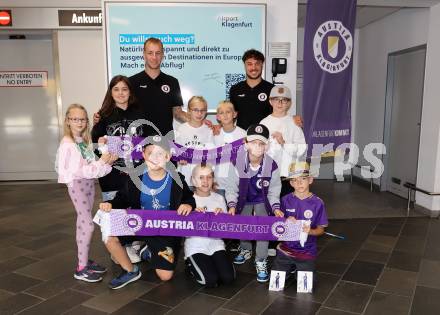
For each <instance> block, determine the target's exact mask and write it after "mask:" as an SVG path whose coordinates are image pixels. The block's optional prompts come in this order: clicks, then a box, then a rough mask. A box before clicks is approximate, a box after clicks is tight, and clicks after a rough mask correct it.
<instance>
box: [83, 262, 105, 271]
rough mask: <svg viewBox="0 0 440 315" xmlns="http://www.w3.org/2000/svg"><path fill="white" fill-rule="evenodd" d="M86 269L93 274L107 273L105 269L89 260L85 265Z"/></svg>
mask: <svg viewBox="0 0 440 315" xmlns="http://www.w3.org/2000/svg"><path fill="white" fill-rule="evenodd" d="M87 268H89V270H91V271H93V272H95V273H105V272H106V271H107V268H105V267H104V266H101V265H100V264H98V263H97V262H95V261H93V260H90V259H89V262H88V263H87Z"/></svg>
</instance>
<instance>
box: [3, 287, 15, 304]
mask: <svg viewBox="0 0 440 315" xmlns="http://www.w3.org/2000/svg"><path fill="white" fill-rule="evenodd" d="M13 295H14V293H11V292H8V291H3V290H0V303H1V301H3V300H6V299H8V298H10V297H11V296H13Z"/></svg>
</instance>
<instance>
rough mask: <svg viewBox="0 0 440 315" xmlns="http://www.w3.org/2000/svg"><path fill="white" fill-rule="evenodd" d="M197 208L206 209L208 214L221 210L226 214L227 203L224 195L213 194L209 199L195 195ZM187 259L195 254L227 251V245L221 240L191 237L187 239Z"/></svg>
mask: <svg viewBox="0 0 440 315" xmlns="http://www.w3.org/2000/svg"><path fill="white" fill-rule="evenodd" d="M194 199H195V200H196V207H197V208H206V212H214V210H215V209H216V208H221V209H222V212H226V201H225V199H224V198H223V196H222V195H219V194H217V193H215V192H211V195H210V196H208V197H200V196H197V195H196V194H194ZM184 247H185V259H186V258H187V257H189V256H191V255H194V254H205V255H209V256H211V255H213V254H214V253H215V252H217V251H219V250H225V243H224V242H223V240H222V239H220V238H210V237H200V236H191V237H187V238H186V239H185V246H184Z"/></svg>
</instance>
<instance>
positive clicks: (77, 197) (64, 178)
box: [56, 104, 117, 282]
mask: <svg viewBox="0 0 440 315" xmlns="http://www.w3.org/2000/svg"><path fill="white" fill-rule="evenodd" d="M90 142H91V141H90V129H89V120H88V118H87V111H86V109H85V108H84V107H83V106H82V105H79V104H72V105H70V106H69V108H68V109H67V111H66V117H65V119H64V137H63V139H62V140H61V143H60V147H59V148H58V153H57V160H56V169H57V172H58V182H59V183H64V184H67V188H68V192H69V196H70V198H71V199H72V202H73V205H74V207H75V211H76V214H77V219H76V244H77V246H78V266H77V268H76V271H75V273H74V275H73V276H74V278H75V279H78V280H83V281H87V282H97V281H101V280H102V276H101V274H102V273H104V272H106V268H104V267H102V266H100V265H98V264H97V263H96V262H94V261H92V260H89V249H90V241H91V238H92V234H93V228H94V227H93V221H92V207H93V202H94V198H95V183H94V179H95V178H99V177H102V176H105V175H106V174H108V173H110V171H111V170H112V167H111V164H112V163H113V162H114V161H115V160H116V158H117V157H116V156H114V155H111V154H103V155H102V156H101V158H100V159H99V160H96V159H95V155H94V153H93V150H92V148H91V147H90V144H91V143H90Z"/></svg>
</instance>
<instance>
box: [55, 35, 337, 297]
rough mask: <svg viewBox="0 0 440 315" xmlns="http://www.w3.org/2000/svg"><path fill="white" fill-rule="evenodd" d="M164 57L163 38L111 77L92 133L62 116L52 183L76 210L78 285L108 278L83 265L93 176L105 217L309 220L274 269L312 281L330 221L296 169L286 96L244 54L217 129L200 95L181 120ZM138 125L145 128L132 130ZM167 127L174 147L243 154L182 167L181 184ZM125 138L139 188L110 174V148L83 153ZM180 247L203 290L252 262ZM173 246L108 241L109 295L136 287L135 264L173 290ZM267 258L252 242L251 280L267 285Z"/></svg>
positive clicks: (243, 250)
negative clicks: (136, 142) (308, 274)
mask: <svg viewBox="0 0 440 315" xmlns="http://www.w3.org/2000/svg"><path fill="white" fill-rule="evenodd" d="M163 56H164V54H163V45H162V42H161V41H160V40H159V39H156V38H150V39H148V40H147V41H146V42H145V43H144V60H145V70H143V71H141V72H140V73H138V74H135V75H134V76H132V77H130V78H127V77H125V76H122V75H118V76H115V77H114V78H113V79H112V80H111V82H110V85H109V87H108V90H107V93H106V95H105V97H104V101H103V104H102V107H101V109H100V110H99V112H98V113H96V114H95V115H94V124H93V128H92V130H90V125H91V124H90V123H89V120H88V116H87V112H86V110H85V108H84V107H83V106H81V105H79V104H72V105H71V106H69V108H68V109H67V111H66V116H65V121H64V138H63V139H62V141H61V144H60V147H59V150H58V155H57V172H58V174H59V179H58V181H59V182H60V183H65V184H67V187H68V192H69V195H70V197H71V199H72V202H73V204H74V207H75V210H76V212H77V222H76V241H77V247H78V265H77V268H76V270H75V272H74V277H75V278H76V279H79V280H83V281H87V282H97V281H101V280H102V274H103V273H105V272H106V268H105V267H103V266H101V265H100V264H98V263H96V262H95V261H93V260H91V259H89V248H90V242H91V237H92V234H93V228H94V225H93V222H92V208H93V202H94V196H95V187H94V179H96V178H99V184H100V187H101V191H102V203H100V205H99V208H100V209H101V210H103V211H112V209H126V208H131V209H145V210H157V211H160V210H175V211H177V213H178V214H179V215H189V214H190V213H191V211H198V212H214V213H215V214H218V213H225V214H227V213H228V214H230V215H244V216H251V215H255V216H269V215H274V216H277V217H286V218H288V220H292V221H295V220H309V222H310V224H309V225H305V226H304V229H303V231H304V232H306V233H308V239H307V241H306V243H305V244H304V246H301V245H300V243H299V242H281V243H279V244H278V245H277V247H276V257H275V260H274V262H273V265H272V269H274V270H279V271H286V272H287V273H290V272H292V271H294V270H301V271H313V270H314V268H315V265H314V262H315V259H316V255H317V247H316V237H317V236H319V235H322V234H323V233H324V228H325V227H326V226H327V224H328V222H327V216H326V211H325V207H324V203H323V202H322V200H321V199H320V198H318V197H317V196H316V195H314V194H313V193H311V192H310V190H309V185H310V184H311V183H312V182H313V178H312V177H311V175H310V173H309V168H308V167H307V163H302V162H300V161H301V160H302V159H301V156H303V155H304V154H305V151H306V144H305V140H304V134H303V132H302V129H301V127H300V125H301V121H300V119H298V118H296V117H292V116H290V115H289V114H288V111H289V109H290V107H291V105H292V96H291V92H290V90H289V88H288V87H286V86H280V85H276V86H274V85H273V84H271V83H269V82H267V81H265V80H263V79H262V77H261V75H262V69H263V64H264V55H263V54H262V53H261V52H259V51H256V50H253V49H251V50H248V51H246V52H245V53H244V55H243V58H242V60H243V62H244V66H245V71H246V80H245V81H242V82H239V83H238V84H236V85H234V86H232V87H231V89H230V100H228V101H221V102H220V103H219V104H218V107H217V114H216V119H217V121H218V123H219V125H213V124H212V123H210V122H209V121H207V120H206V116H207V109H208V104H207V102H206V100H205V99H204V98H203V97H202V96H193V97H192V98H191V99H190V100H189V102H188V106H187V111H186V112H185V111H183V110H182V106H183V100H182V97H181V93H180V87H179V82H178V80H177V79H176V78H174V77H172V76H169V75H167V74H165V73H163V72H161V70H160V66H161V62H162V59H163ZM139 119H144V120H147V121H148V123H147V124H133V122H135V121H137V120H139ZM173 119H176V120H177V121H178V122H180V123H181V124H180V126H179V127H178V128H177V129H176V130H174V132H175V137H174V140H175V142H176V143H178V144H180V145H182V146H184V147H188V148H195V149H209V148H215V147H220V146H224V145H225V144H228V143H231V142H234V141H236V140H239V139H244V140H243V141H244V145H243V151H242V154H239V155H237V157H236V158H235V159H231V161H228V162H225V163H222V164H218V165H210V164H206V163H203V164H191V163H190V162H189V163H188V161H183V160H182V161H178V162H177V170H178V172H179V173H178V178H176V176H172V174H173V172H172V170H171V169H170V168H172V167H174V164H172V163H170V160H171V152H170V147H169V144H168V143H167V141H164V138H165V135H167V134H168V133H169V132H170V131H172V130H173ZM125 135H134V136H144V137H148V141H147V142H146V143H145V145H144V146H143V149H142V156H143V161H142V163H141V165H140V167H142V170H143V171H142V172H141V173H140V175H139V178H136V180H133V178H130V176H129V175H128V174H127V173H125V172H123V171H121V170H120V168H116V167H115V166H121V167H125V166H126V164H127V161H126V160H125V159H123V158H119V157H118V156H116V155H114V154H112V153H109V152H108V151H107V150H100V152H94V151H93V149H92V146H91V143H92V142H93V143H98V144H99V145H100V146H101V147H105V144H106V141H107V138H106V137H107V136H125ZM286 161H287V162H286ZM179 178H180V180H178V179H179ZM137 182H140V183H142V185H141V186H142V187H143V189H139V188H138V187H139V185H136V183H137ZM180 182H181V183H180ZM183 244H184V246H183V247H184V259H185V265H186V268H187V270H188V272H189V273H190V274H191V275H192V276H193V277H194V279H195V280H196V281H197V282H198V283H200V284H202V285H205V286H207V287H215V286H217V285H218V284H220V283H223V284H228V283H230V282H232V281H234V279H235V277H236V274H235V269H234V266H233V264H243V263H244V262H246V261H247V260H249V259H251V257H252V256H253V251H252V243H251V242H250V241H241V242H240V246H239V248H238V251H237V254H236V256H235V257H234V258H233V261H232V262H231V260H230V259H229V256H228V254H227V252H226V246H225V243H224V241H223V240H222V239H214V238H204V237H187V238H185V240H184V242H183ZM181 245H182V239H181V238H180V237H170V236H167V237H165V236H148V237H147V236H118V237H116V236H110V237H108V238H107V239H106V240H105V246H106V247H107V249H108V251H109V253H110V255H111V257H112V259H113V261H114V262H115V263H117V264H119V265H120V266H121V268H122V272H121V274H120V275H119V276H117V277H115V278H114V279H112V280H111V281H110V283H109V286H110V288H112V289H119V288H122V287H124V286H125V285H127V284H129V283H131V282H133V281H136V280H138V279H140V278H141V276H142V273H141V270H140V268H139V266H138V265H137V263H138V262H140V261H142V260H144V261H148V262H149V264H150V265H151V268H153V269H154V270H155V272H156V274H157V276H158V277H159V278H160V279H161V280H163V281H167V280H170V279H171V278H172V277H173V274H174V270H175V268H176V264H177V260H178V255H179V252H180V248H181ZM268 249H269V242H267V241H257V242H256V250H255V267H256V275H257V280H258V281H259V282H267V281H268V280H269V273H268V263H267V258H268V251H269V250H268Z"/></svg>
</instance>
